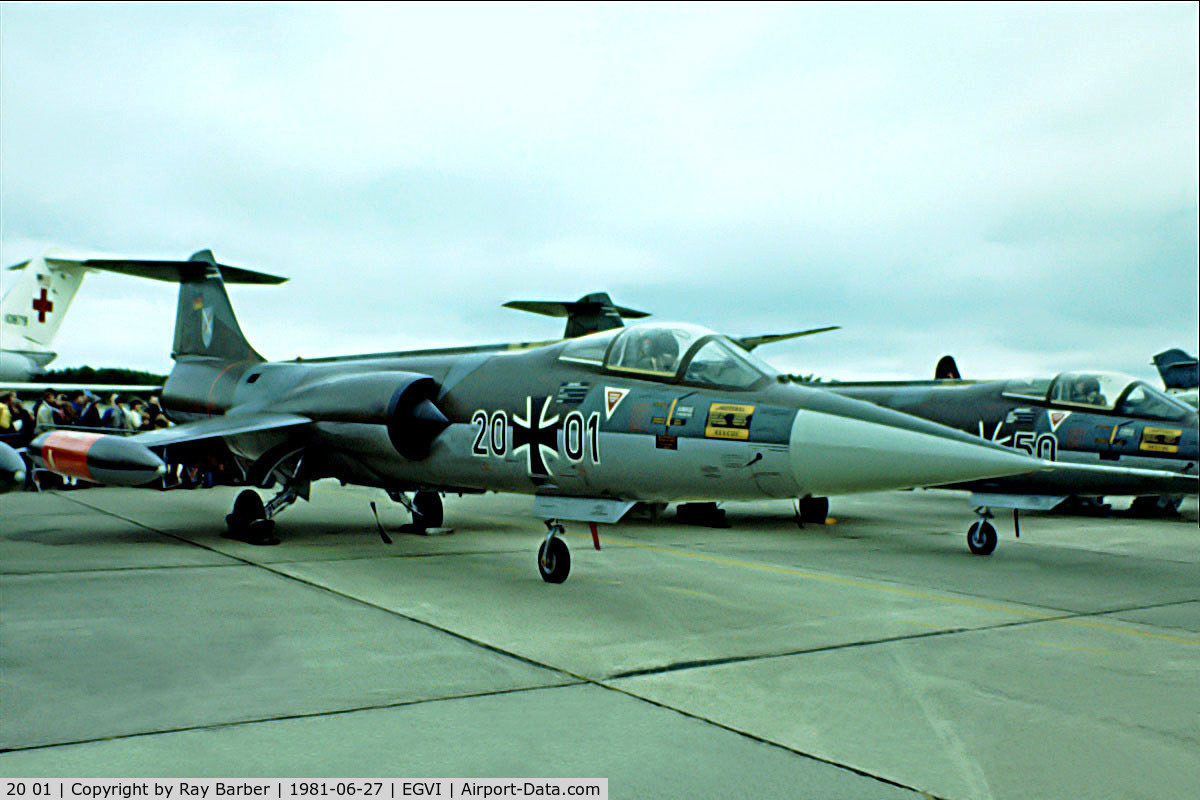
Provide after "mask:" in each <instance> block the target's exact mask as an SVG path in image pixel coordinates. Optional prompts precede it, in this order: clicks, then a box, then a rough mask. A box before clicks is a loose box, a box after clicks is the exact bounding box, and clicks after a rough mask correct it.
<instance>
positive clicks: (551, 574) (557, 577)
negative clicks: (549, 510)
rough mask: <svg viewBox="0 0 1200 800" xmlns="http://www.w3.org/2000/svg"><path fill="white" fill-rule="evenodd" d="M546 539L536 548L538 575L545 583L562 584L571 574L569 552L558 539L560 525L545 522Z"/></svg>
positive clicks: (550, 520)
mask: <svg viewBox="0 0 1200 800" xmlns="http://www.w3.org/2000/svg"><path fill="white" fill-rule="evenodd" d="M546 528H547V532H546V538H545V539H543V540H542V546H541V547H539V548H538V573H539V574H541V576H542V580H544V581H545V582H546V583H562V582H563V581H565V580H566V579H567V575H569V574H570V573H571V550H570V548H568V547H567V543H566V542H564V541H563V540H562V539H560V538H558V537H560V536H562V535H563V532H564V529H563V526H562V523H561V522H559V521H558V520H556V519H548V520H546Z"/></svg>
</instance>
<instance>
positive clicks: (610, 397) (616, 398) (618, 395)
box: [604, 386, 629, 419]
mask: <svg viewBox="0 0 1200 800" xmlns="http://www.w3.org/2000/svg"><path fill="white" fill-rule="evenodd" d="M627 394H629V390H628V389H614V388H613V387H612V386H605V387H604V418H605V419H610V418H611V417H612V415H613V412H614V411H616V410H617V406H619V405H621V401H622V400H624V399H625V395H627Z"/></svg>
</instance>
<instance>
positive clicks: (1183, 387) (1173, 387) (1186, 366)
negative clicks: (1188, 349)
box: [1152, 347, 1200, 408]
mask: <svg viewBox="0 0 1200 800" xmlns="http://www.w3.org/2000/svg"><path fill="white" fill-rule="evenodd" d="M1152 363H1153V364H1154V366H1155V368H1156V369H1158V374H1159V375H1161V376H1162V382H1163V386H1165V387H1167V392H1169V393H1170V394H1171V396H1172V397H1175V398H1176V399H1178V400H1182V401H1183V402H1185V403H1187V404H1188V405H1190V406H1192V407H1193V408H1195V407H1196V406H1200V393H1198V390H1200V363H1198V362H1197V361H1196V357H1195V356H1189V355H1188V354H1187V353H1185V352H1184V351H1183V350H1180V349H1179V348H1178V347H1173V348H1171V349H1170V350H1164V351H1162V352H1161V353H1159V354H1158V355H1156V356H1155V357H1154V361H1153V362H1152Z"/></svg>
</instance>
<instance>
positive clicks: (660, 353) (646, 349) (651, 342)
mask: <svg viewBox="0 0 1200 800" xmlns="http://www.w3.org/2000/svg"><path fill="white" fill-rule="evenodd" d="M636 352H637V358H636V361H635V366H636V367H638V368H639V369H649V370H654V371H655V372H666V371H669V370H672V369H674V368H675V361H676V359H677V358H678V357H679V345H678V344H677V343H676V341H675V337H674V336H672V335H671V334H670V333H668V332H667V331H661V330H659V331H646V332H645V333H643V334H642V337H641V339H639V340H638V343H637V351H636Z"/></svg>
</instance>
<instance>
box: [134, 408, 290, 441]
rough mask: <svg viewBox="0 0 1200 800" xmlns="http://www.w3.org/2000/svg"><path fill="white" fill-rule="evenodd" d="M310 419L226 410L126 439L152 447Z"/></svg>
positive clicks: (269, 427) (254, 430) (263, 428)
mask: <svg viewBox="0 0 1200 800" xmlns="http://www.w3.org/2000/svg"><path fill="white" fill-rule="evenodd" d="M310 424H312V420H311V419H309V418H308V417H303V416H300V415H299V414H282V413H277V412H261V413H254V414H229V415H227V416H222V417H209V418H208V419H201V420H197V421H195V422H185V423H183V424H182V425H172V426H171V427H169V428H159V429H157V430H153V431H146V432H144V433H135V434H134V435H133V436H130V437H127V439H126V441H130V442H137V443H138V444H140V445H142V446H144V447H148V448H150V449H151V450H154V449H156V448H159V447H166V446H168V445H172V444H183V443H184V442H197V441H200V440H201V439H215V438H223V437H226V436H236V435H237V434H239V433H255V432H257V431H267V430H277V429H279V428H291V427H299V426H301V425H310Z"/></svg>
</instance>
